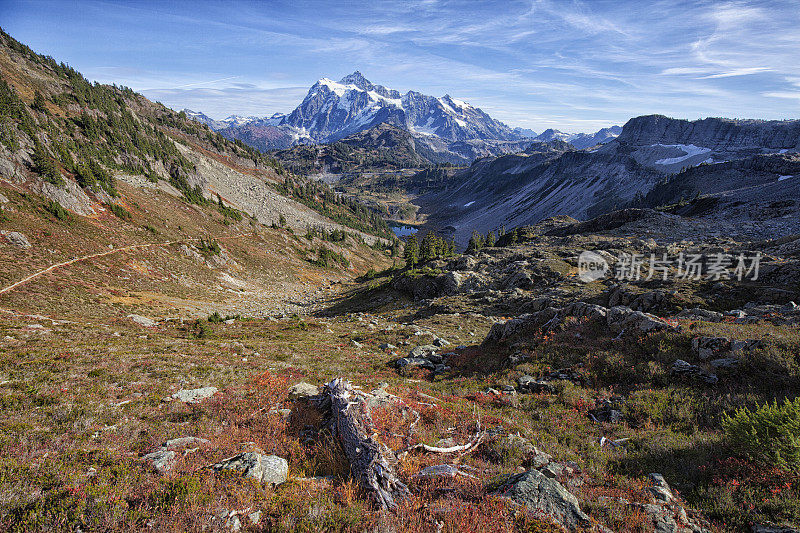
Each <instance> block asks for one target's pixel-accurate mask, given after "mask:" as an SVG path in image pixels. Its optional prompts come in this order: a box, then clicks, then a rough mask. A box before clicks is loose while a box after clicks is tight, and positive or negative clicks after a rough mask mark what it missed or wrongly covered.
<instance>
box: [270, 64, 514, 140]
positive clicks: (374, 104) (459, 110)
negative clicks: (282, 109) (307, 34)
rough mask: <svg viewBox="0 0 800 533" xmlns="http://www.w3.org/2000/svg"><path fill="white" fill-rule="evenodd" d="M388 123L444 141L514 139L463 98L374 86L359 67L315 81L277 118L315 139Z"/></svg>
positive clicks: (324, 138)
mask: <svg viewBox="0 0 800 533" xmlns="http://www.w3.org/2000/svg"><path fill="white" fill-rule="evenodd" d="M383 122H388V123H391V124H394V125H395V126H398V127H401V128H404V129H406V130H408V131H410V132H412V133H417V134H420V135H425V136H430V135H435V136H438V137H441V138H442V139H443V140H445V141H450V142H453V141H466V140H476V139H480V140H487V139H492V140H518V139H519V136H518V135H516V134H515V133H514V132H513V131H511V129H510V128H508V126H506V125H505V124H502V123H501V122H498V121H496V120H494V119H492V118H491V117H490V116H489V115H487V114H486V113H484V112H483V111H481V110H480V109H477V108H474V107H472V106H470V105H469V104H468V103H466V102H464V101H463V100H458V99H455V98H452V97H451V96H450V95H444V96H442V97H440V98H437V97H433V96H426V95H424V94H422V93H419V92H415V91H408V92H407V93H406V94H404V95H401V94H400V92H399V91H396V90H394V89H389V88H388V87H384V86H382V85H375V84H374V83H372V82H371V81H369V80H368V79H367V78H366V77H364V75H363V74H361V72H359V71H355V72H353V73H352V74H349V75H347V76H345V77H344V78H342V79H341V80H339V81H333V80H332V79H330V78H322V79H320V80H318V81H317V82H316V83H315V84H314V85H313V86H312V87H311V89H310V90H309V91H308V94H307V95H306V97H305V99H304V100H303V102H302V103H301V104H300V106H298V108H297V109H295V110H294V111H293V112H292V113H291V114H289V115H288V116H287V117H286V119H285V120H284V121H283V122H282V123H281V124H282V125H284V126H287V127H293V128H296V129H297V130H302V131H305V132H307V133H308V135H309V136H310V137H311V138H312V139H314V140H315V141H317V142H328V141H332V140H337V139H341V138H343V137H345V136H347V135H350V134H352V133H355V132H358V131H363V130H365V129H369V128H371V127H374V126H375V125H377V124H380V123H383Z"/></svg>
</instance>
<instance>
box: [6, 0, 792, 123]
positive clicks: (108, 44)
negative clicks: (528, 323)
mask: <svg viewBox="0 0 800 533" xmlns="http://www.w3.org/2000/svg"><path fill="white" fill-rule="evenodd" d="M0 26H2V27H3V28H4V29H5V30H6V31H7V32H9V33H10V34H11V35H12V36H14V37H15V38H17V39H18V40H20V41H22V42H24V43H25V44H27V45H29V46H31V47H32V48H33V49H34V50H36V51H38V52H41V53H45V54H49V55H52V56H53V57H55V58H56V59H58V60H60V61H65V62H67V63H69V64H70V65H72V66H73V67H75V68H77V69H78V70H80V71H81V72H83V74H84V75H85V76H86V77H87V78H89V79H90V80H97V81H100V82H107V83H112V82H113V83H117V84H122V85H127V86H130V87H132V88H133V89H135V90H137V91H140V92H142V93H144V94H145V95H146V96H148V97H149V98H151V99H154V100H159V101H161V102H163V103H164V104H166V105H169V106H170V107H173V108H175V109H182V108H184V107H189V108H191V109H196V110H201V111H204V112H205V113H207V114H209V115H210V116H212V117H215V118H222V117H224V116H227V115H230V114H241V115H259V116H263V115H271V114H272V113H274V112H288V111H290V110H291V109H293V108H294V107H295V106H296V105H297V104H298V103H299V102H300V101H301V100H302V98H303V96H304V95H305V93H306V91H307V90H308V88H309V87H310V86H311V85H312V84H313V83H314V82H315V81H316V80H317V79H318V78H321V77H329V78H332V79H340V78H341V77H343V76H344V75H346V74H349V73H350V72H352V71H354V70H360V71H361V72H362V73H363V74H364V75H365V76H366V77H367V78H368V79H370V80H371V81H372V82H373V83H379V84H382V85H386V86H388V87H391V88H394V89H398V90H400V91H401V92H405V91H407V90H409V89H413V90H418V91H421V92H423V93H426V94H432V95H436V96H441V95H444V94H445V93H448V94H450V95H451V96H453V97H456V98H460V99H462V100H466V101H467V102H469V103H471V104H472V105H475V106H477V107H480V108H482V109H483V110H484V111H486V112H488V113H489V114H491V115H492V116H494V117H495V118H497V119H499V120H502V121H504V122H506V123H508V124H509V125H512V126H523V127H529V128H533V129H535V130H537V131H542V130H544V129H545V128H548V127H555V128H558V129H561V130H563V131H570V132H577V131H590V130H596V129H598V128H600V127H603V126H607V125H611V124H623V123H624V122H625V121H626V120H627V119H628V118H630V117H632V116H636V115H642V114H649V113H662V114H665V115H669V116H674V117H681V118H690V119H694V118H700V117H706V116H727V117H740V118H768V119H781V118H798V115H800V2H798V0H774V1H735V2H719V1H695V2H680V1H653V2H649V1H646V0H633V1H630V0H614V1H606V0H592V1H584V2H579V1H557V0H530V1H520V2H518V1H507V2H488V1H487V2H479V1H469V2H461V1H438V0H411V1H402V0H392V1H383V0H371V1H367V2H351V1H346V0H339V1H330V2H310V1H298V0H295V1H289V2H283V1H274V2H273V1H264V2H226V3H222V2H177V1H174V2H166V1H164V2H147V1H139V2H100V1H85V2H83V1H59V2H45V1H42V2H34V1H29V2H13V1H8V0H0Z"/></svg>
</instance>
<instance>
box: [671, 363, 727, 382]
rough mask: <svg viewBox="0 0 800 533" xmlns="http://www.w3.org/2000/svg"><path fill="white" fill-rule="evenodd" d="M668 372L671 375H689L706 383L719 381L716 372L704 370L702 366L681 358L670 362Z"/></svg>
mask: <svg viewBox="0 0 800 533" xmlns="http://www.w3.org/2000/svg"><path fill="white" fill-rule="evenodd" d="M670 372H671V373H672V374H673V375H679V376H680V375H683V376H689V377H691V378H694V379H697V380H699V381H703V382H705V383H708V384H709V385H714V384H715V383H717V382H718V381H719V378H717V375H716V374H712V373H710V372H706V371H705V370H704V369H703V368H702V367H700V366H697V365H693V364H691V363H687V362H686V361H684V360H683V359H677V360H676V361H675V362H674V363H672V369H671V370H670Z"/></svg>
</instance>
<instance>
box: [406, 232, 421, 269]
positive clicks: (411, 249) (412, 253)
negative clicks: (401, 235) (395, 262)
mask: <svg viewBox="0 0 800 533" xmlns="http://www.w3.org/2000/svg"><path fill="white" fill-rule="evenodd" d="M403 257H404V258H405V260H406V266H409V267H414V266H415V265H416V264H417V263H419V241H418V240H417V236H416V235H412V236H411V237H409V238H408V240H407V241H406V247H405V250H404V251H403Z"/></svg>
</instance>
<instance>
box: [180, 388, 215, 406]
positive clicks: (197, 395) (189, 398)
mask: <svg viewBox="0 0 800 533" xmlns="http://www.w3.org/2000/svg"><path fill="white" fill-rule="evenodd" d="M217 390H218V389H217V388H216V387H201V388H199V389H182V390H179V391H178V392H176V393H175V394H173V395H172V397H173V398H175V399H176V400H180V401H182V402H186V403H198V402H201V401H203V400H205V399H206V398H210V397H211V396H213V395H214V394H216V393H217Z"/></svg>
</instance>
